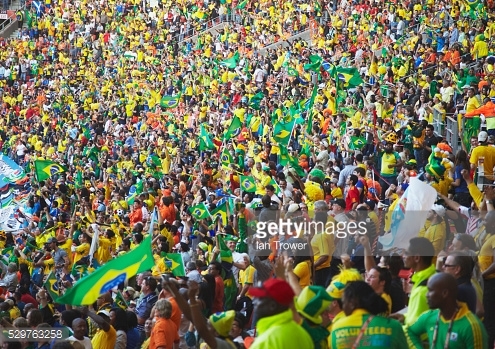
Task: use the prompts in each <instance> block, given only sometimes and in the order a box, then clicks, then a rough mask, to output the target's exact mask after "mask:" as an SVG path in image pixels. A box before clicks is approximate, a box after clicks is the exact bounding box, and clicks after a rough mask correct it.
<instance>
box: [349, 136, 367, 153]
mask: <svg viewBox="0 0 495 349" xmlns="http://www.w3.org/2000/svg"><path fill="white" fill-rule="evenodd" d="M365 145H366V138H364V137H363V136H360V137H356V136H352V137H351V142H350V143H349V149H352V150H361V149H363V148H364V146H365Z"/></svg>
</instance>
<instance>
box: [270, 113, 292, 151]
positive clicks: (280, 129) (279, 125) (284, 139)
mask: <svg viewBox="0 0 495 349" xmlns="http://www.w3.org/2000/svg"><path fill="white" fill-rule="evenodd" d="M295 123H296V120H295V119H294V118H292V120H291V121H290V122H287V123H283V122H281V121H277V122H276V123H275V126H273V139H275V142H277V143H279V145H280V146H288V145H289V142H290V137H291V135H292V129H293V128H294V124H295Z"/></svg>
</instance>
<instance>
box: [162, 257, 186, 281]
mask: <svg viewBox="0 0 495 349" xmlns="http://www.w3.org/2000/svg"><path fill="white" fill-rule="evenodd" d="M164 262H165V265H166V266H167V268H168V269H170V270H171V271H172V274H174V276H175V277H177V276H186V269H185V268H184V261H183V259H182V256H181V255H180V253H167V254H165V257H164Z"/></svg>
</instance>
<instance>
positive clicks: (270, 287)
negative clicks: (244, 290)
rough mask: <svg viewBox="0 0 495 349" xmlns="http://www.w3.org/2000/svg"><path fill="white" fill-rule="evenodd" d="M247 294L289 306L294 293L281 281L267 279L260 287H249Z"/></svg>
mask: <svg viewBox="0 0 495 349" xmlns="http://www.w3.org/2000/svg"><path fill="white" fill-rule="evenodd" d="M249 294H250V295H251V296H253V297H256V298H266V297H269V298H272V299H273V300H274V301H275V302H277V303H279V304H281V305H285V306H289V305H291V303H292V302H293V301H294V296H295V294H294V291H293V290H292V287H290V285H289V284H288V283H287V282H286V281H284V280H282V279H268V280H267V281H265V282H264V283H263V286H262V287H251V288H250V289H249Z"/></svg>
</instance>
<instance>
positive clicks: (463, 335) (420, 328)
mask: <svg viewBox="0 0 495 349" xmlns="http://www.w3.org/2000/svg"><path fill="white" fill-rule="evenodd" d="M458 304H459V307H460V309H459V312H458V313H457V315H456V316H455V319H454V323H453V324H452V329H451V332H450V340H449V349H468V348H479V349H487V348H488V336H487V334H486V330H485V327H484V326H483V324H482V323H481V321H480V320H479V319H478V317H477V316H476V315H474V314H473V313H472V312H470V311H469V309H468V307H467V305H466V303H461V302H459V303H458ZM439 311H440V310H439V309H435V310H429V311H427V312H425V313H423V314H422V315H421V316H420V317H419V319H418V321H416V322H415V323H414V324H413V325H411V326H410V327H408V328H407V336H408V338H409V339H410V341H411V343H413V345H414V346H413V347H414V348H417V349H422V348H423V344H422V341H421V336H422V335H423V334H427V335H428V342H429V346H428V347H429V348H432V349H443V348H444V345H445V341H446V338H447V332H448V330H449V326H450V320H445V319H444V318H443V317H440V320H439V322H438V335H437V340H436V342H435V346H433V337H434V331H435V325H436V323H437V319H438V313H439Z"/></svg>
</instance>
